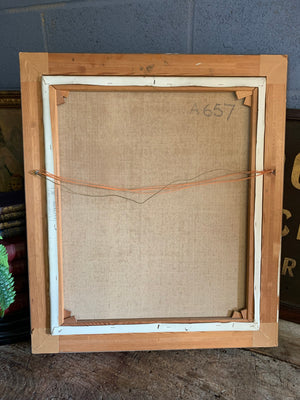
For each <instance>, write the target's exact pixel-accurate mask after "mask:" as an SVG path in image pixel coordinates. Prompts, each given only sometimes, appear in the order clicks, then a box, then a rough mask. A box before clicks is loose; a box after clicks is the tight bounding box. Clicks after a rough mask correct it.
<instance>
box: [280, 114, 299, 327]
mask: <svg viewBox="0 0 300 400" xmlns="http://www.w3.org/2000/svg"><path fill="white" fill-rule="evenodd" d="M282 227H283V228H282V253H281V254H282V257H281V284H280V318H282V319H286V320H288V321H293V322H298V323H300V110H290V109H289V110H287V124H286V142H285V172H284V197H283V224H282Z"/></svg>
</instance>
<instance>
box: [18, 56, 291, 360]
mask: <svg viewBox="0 0 300 400" xmlns="http://www.w3.org/2000/svg"><path fill="white" fill-rule="evenodd" d="M20 65H21V89H22V110H23V132H24V154H25V175H26V203H27V224H28V225H27V229H28V257H29V277H30V298H31V325H32V350H33V352H36V353H47V352H72V351H125V350H154V349H187V348H210V347H255V346H275V345H276V344H277V327H278V266H279V254H280V238H281V209H282V181H283V149H284V126H285V91H286V69H287V58H286V56H268V55H263V56H219V55H151V54H148V55H125V54H124V55H116V54H115V55H111V54H47V53H21V54H20ZM114 88H115V89H116V88H117V91H118V92H120V93H121V92H122V90H123V91H124V89H125V90H126V91H132V92H139V91H140V92H150V93H151V92H155V91H157V92H163V91H165V92H167V93H169V94H170V93H171V95H172V93H179V95H180V93H183V92H189V93H193V92H199V91H201V90H202V91H206V92H213V93H214V92H224V93H225V92H226V90H227V91H228V92H234V93H235V95H236V97H237V98H238V99H243V102H244V104H246V106H248V107H250V109H251V112H250V114H249V115H250V117H249V118H250V119H249V120H250V134H251V135H250V139H249V140H250V145H249V149H250V150H249V157H250V158H249V168H250V170H251V171H252V177H251V174H250V175H249V177H250V178H251V179H250V180H249V182H250V183H249V187H248V190H249V196H248V206H247V210H248V211H247V213H248V234H247V237H248V239H247V284H246V292H247V303H246V307H245V308H243V309H236V310H234V309H233V314H232V315H231V316H223V317H221V318H219V317H217V316H213V317H211V316H205V317H203V316H200V317H199V318H197V317H190V318H189V317H187V315H185V317H184V318H182V317H181V316H180V315H179V316H178V317H177V318H175V317H174V316H171V317H169V316H168V317H167V318H163V317H161V316H160V317H154V318H150V317H149V316H147V318H125V319H124V318H123V319H122V318H121V320H120V319H118V320H116V319H115V318H112V319H109V318H108V319H107V318H106V319H105V318H104V319H103V320H100V321H99V319H98V318H96V320H95V321H90V322H88V321H76V319H74V318H72V315H71V314H70V313H69V312H68V311H67V310H65V307H64V302H63V290H64V289H63V285H64V272H63V266H62V264H63V260H62V245H63V244H64V240H63V239H62V237H61V231H62V226H61V208H60V204H61V203H60V202H61V191H60V185H58V184H57V183H58V179H59V178H60V170H59V164H60V162H61V161H62V160H61V159H60V156H58V157H57V155H59V154H60V153H58V152H57V149H58V144H59V143H58V142H59V140H60V134H59V129H58V120H59V118H58V116H57V114H58V111H57V110H58V107H60V106H59V105H60V104H63V103H64V97H66V96H68V93H70V92H72V91H74V92H80V91H83V92H86V93H89V92H90V91H92V92H95V91H96V92H97V91H100V92H102V93H103V92H108V93H113V92H114V90H113V89H114ZM200 89H201V90H200ZM100 92H99V93H100ZM115 93H116V91H115ZM173 97H174V98H175V95H174V96H173ZM63 107H64V106H63ZM218 107H219V106H218ZM216 112H217V113H218V114H221V113H220V111H218V108H216ZM44 138H45V139H44ZM44 170H46V171H47V173H50V174H51V173H52V174H55V176H54V178H53V176H52V177H51V175H49V174H48V175H46V179H42V174H41V171H44ZM253 170H255V173H254V175H253ZM33 172H34V173H33ZM261 175H263V176H261ZM43 176H44V177H45V175H43ZM62 176H63V175H62ZM167 186H169V185H167ZM46 221H48V224H47V223H46ZM47 228H48V231H47ZM37 238H39V240H37ZM48 250H49V251H48ZM212 250H213V248H212ZM48 260H49V262H48ZM49 263H50V273H49ZM215 290H216V291H218V288H215ZM49 295H50V296H49Z"/></svg>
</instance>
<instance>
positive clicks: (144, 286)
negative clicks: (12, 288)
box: [58, 92, 250, 319]
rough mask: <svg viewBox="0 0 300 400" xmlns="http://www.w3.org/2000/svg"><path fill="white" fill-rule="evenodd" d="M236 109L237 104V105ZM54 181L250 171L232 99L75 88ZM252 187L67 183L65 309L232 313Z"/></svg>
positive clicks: (160, 180) (240, 298) (145, 181)
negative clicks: (136, 190)
mask: <svg viewBox="0 0 300 400" xmlns="http://www.w3.org/2000/svg"><path fill="white" fill-rule="evenodd" d="M231 105H232V106H234V107H232V106H231ZM58 122H59V156H60V175H61V176H63V177H68V178H74V179H81V180H84V181H89V182H95V183H98V184H103V185H108V186H114V187H117V186H119V187H124V188H128V187H140V186H150V185H166V184H168V183H170V182H174V181H177V180H182V181H185V180H187V179H191V178H193V177H195V176H197V175H199V174H202V173H203V175H201V176H200V177H198V178H197V180H200V179H207V178H211V177H214V176H218V175H223V174H225V173H229V172H232V171H245V170H248V158H249V157H248V153H249V124H250V108H249V107H247V106H244V105H243V101H242V100H237V99H236V97H235V94H234V92H232V93H231V92H70V94H69V97H68V98H67V99H66V102H65V104H63V105H60V106H59V107H58ZM247 188H248V186H247V183H245V182H239V183H222V184H215V185H207V186H199V187H193V188H189V189H185V190H180V191H175V192H169V193H164V191H162V192H160V193H159V194H157V195H156V196H154V197H153V198H152V199H150V200H149V201H147V202H145V203H144V204H137V203H134V202H132V201H130V200H126V199H124V198H120V197H115V196H110V197H100V196H103V195H108V194H109V195H111V194H118V195H121V196H125V197H129V198H131V199H134V200H136V201H139V202H141V201H143V200H145V199H146V198H147V196H149V195H147V194H130V193H123V192H122V193H117V192H107V191H103V190H98V189H91V188H80V187H76V186H67V185H66V186H63V187H62V192H61V195H62V208H61V215H62V240H63V276H64V279H63V282H64V302H65V308H66V309H69V310H71V311H72V314H73V315H75V317H76V318H77V319H106V318H107V319H114V318H159V317H162V318H163V317H214V316H227V315H229V313H230V312H231V310H232V309H234V308H242V307H244V306H245V282H246V238H247V197H248V192H247Z"/></svg>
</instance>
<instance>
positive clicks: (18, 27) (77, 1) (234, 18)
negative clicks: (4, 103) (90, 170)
mask: <svg viewBox="0 0 300 400" xmlns="http://www.w3.org/2000/svg"><path fill="white" fill-rule="evenodd" d="M299 21H300V0H286V1H284V0H226V1H225V0H224V1H222V0H214V1H213V0H65V1H60V0H2V1H1V2H0V89H18V88H19V84H20V83H19V64H18V52H20V51H48V52H92V53H94V52H98V53H101V52H112V53H207V54H263V53H264V54H288V56H289V77H288V104H287V106H288V107H289V108H300V22H299Z"/></svg>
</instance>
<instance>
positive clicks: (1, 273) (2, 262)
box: [0, 236, 16, 317]
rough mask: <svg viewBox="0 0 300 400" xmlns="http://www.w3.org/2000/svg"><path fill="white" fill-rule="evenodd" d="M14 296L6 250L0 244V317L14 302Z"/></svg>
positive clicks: (12, 280) (12, 279)
mask: <svg viewBox="0 0 300 400" xmlns="http://www.w3.org/2000/svg"><path fill="white" fill-rule="evenodd" d="M0 239H2V237H1V236H0ZM15 297H16V292H15V290H14V278H13V276H12V274H11V273H10V272H9V265H8V255H7V251H6V248H5V246H4V245H3V244H0V317H3V316H4V313H5V310H7V309H8V307H9V306H10V305H11V304H12V303H13V302H14V300H15Z"/></svg>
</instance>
